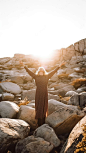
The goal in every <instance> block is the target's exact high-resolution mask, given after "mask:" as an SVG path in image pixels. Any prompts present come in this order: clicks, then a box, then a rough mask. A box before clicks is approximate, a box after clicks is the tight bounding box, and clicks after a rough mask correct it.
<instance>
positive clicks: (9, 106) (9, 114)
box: [0, 101, 19, 118]
mask: <svg viewBox="0 0 86 153" xmlns="http://www.w3.org/2000/svg"><path fill="white" fill-rule="evenodd" d="M18 112H19V106H18V105H16V104H15V103H13V102H10V101H2V102H0V116H1V117H2V118H16V116H17V113H18Z"/></svg>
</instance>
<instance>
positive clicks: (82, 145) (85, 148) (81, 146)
mask: <svg viewBox="0 0 86 153" xmlns="http://www.w3.org/2000/svg"><path fill="white" fill-rule="evenodd" d="M83 126H84V129H83V138H82V141H81V142H79V143H78V144H77V146H76V147H77V149H76V150H75V151H74V153H79V152H83V153H86V125H83Z"/></svg>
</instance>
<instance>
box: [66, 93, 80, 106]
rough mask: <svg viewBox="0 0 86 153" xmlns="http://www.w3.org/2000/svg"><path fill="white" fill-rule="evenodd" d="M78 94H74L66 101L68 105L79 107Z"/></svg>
mask: <svg viewBox="0 0 86 153" xmlns="http://www.w3.org/2000/svg"><path fill="white" fill-rule="evenodd" d="M79 101H80V100H79V94H78V93H76V94H74V95H72V96H71V98H70V99H69V101H68V105H75V106H79V104H80V103H79Z"/></svg>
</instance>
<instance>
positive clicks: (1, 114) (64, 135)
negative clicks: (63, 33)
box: [0, 39, 86, 153]
mask: <svg viewBox="0 0 86 153" xmlns="http://www.w3.org/2000/svg"><path fill="white" fill-rule="evenodd" d="M19 61H23V62H24V64H25V65H26V66H28V68H29V69H30V70H32V71H33V72H34V73H35V72H36V70H37V69H38V67H39V66H41V65H42V64H43V65H44V67H45V69H46V71H47V72H49V71H51V70H53V69H54V68H55V67H57V66H58V65H59V64H60V63H61V62H64V61H65V62H66V64H65V66H63V67H62V68H61V69H59V70H58V71H57V73H56V74H54V76H53V77H52V78H51V79H50V80H49V82H48V117H47V118H46V121H45V123H46V124H44V125H42V126H40V127H39V128H37V120H36V119H35V103H34V102H35V90H36V89H35V88H36V87H35V82H34V80H33V79H32V78H31V77H30V76H29V75H28V73H27V72H26V70H25V69H24V68H23V67H22V66H21V65H20V62H19ZM71 138H72V141H71ZM84 144H86V39H83V40H80V41H79V42H76V43H75V44H74V45H71V46H69V47H68V48H62V49H60V50H56V51H54V54H53V56H52V58H51V59H48V60H47V61H46V62H45V63H43V61H42V62H41V61H40V60H39V59H37V58H34V57H33V56H31V55H23V54H15V55H14V57H13V58H10V57H5V58H0V153H26V152H27V153H47V152H50V153H69V152H71V153H74V152H75V153H78V152H79V151H82V153H84V152H85V151H86V146H85V145H84Z"/></svg>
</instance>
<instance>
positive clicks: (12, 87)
mask: <svg viewBox="0 0 86 153" xmlns="http://www.w3.org/2000/svg"><path fill="white" fill-rule="evenodd" d="M2 92H10V93H13V94H19V93H21V88H20V86H19V85H17V84H15V83H12V82H1V83H0V93H2Z"/></svg>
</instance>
